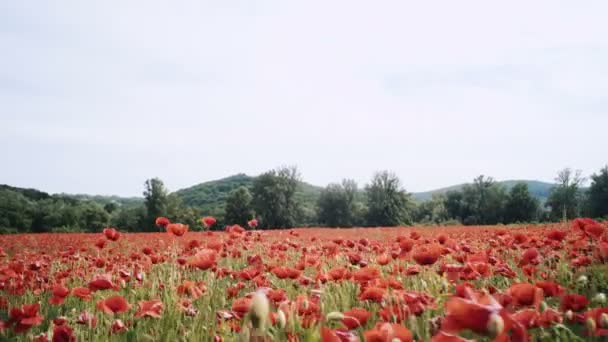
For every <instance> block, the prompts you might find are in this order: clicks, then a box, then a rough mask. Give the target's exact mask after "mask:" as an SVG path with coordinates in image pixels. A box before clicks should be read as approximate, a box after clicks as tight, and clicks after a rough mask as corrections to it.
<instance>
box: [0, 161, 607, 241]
mask: <svg viewBox="0 0 608 342" xmlns="http://www.w3.org/2000/svg"><path fill="white" fill-rule="evenodd" d="M589 180H590V185H589V187H583V185H584V183H585V181H586V180H585V179H584V178H583V177H582V176H581V172H580V171H574V170H572V169H563V170H561V171H559V172H558V174H557V176H556V178H555V183H554V184H549V183H543V182H539V181H503V182H497V181H495V180H494V179H493V178H491V177H486V176H479V177H477V178H475V179H474V180H473V181H472V182H471V183H468V184H462V185H457V186H452V187H448V188H443V189H438V190H435V191H431V192H424V193H409V192H407V191H406V190H405V189H403V187H402V185H401V181H400V179H399V178H398V177H397V176H396V175H395V174H394V173H391V172H389V171H380V172H377V173H376V174H374V175H373V177H372V179H371V180H370V182H369V183H368V184H366V185H365V186H363V187H362V188H359V186H358V184H357V183H356V182H355V181H353V180H349V179H344V180H342V181H341V182H340V183H333V184H329V185H328V186H326V187H325V188H322V187H317V186H314V185H310V184H308V183H305V182H303V181H302V179H301V175H300V173H299V171H298V169H297V168H296V167H282V168H277V169H274V170H270V171H268V172H265V173H263V174H262V175H259V176H257V177H252V176H248V175H244V174H238V175H234V176H230V177H227V178H223V179H220V180H216V181H211V182H205V183H201V184H198V185H195V186H192V187H189V188H186V189H182V190H178V191H175V192H169V191H168V189H167V188H166V187H165V186H164V184H163V182H162V180H160V179H158V178H153V179H149V180H147V181H145V183H144V184H143V185H144V186H143V193H142V194H143V196H142V197H132V198H123V197H118V196H94V195H70V194H52V195H51V194H48V193H45V192H42V191H39V190H35V189H24V188H17V187H12V186H9V185H0V232H1V233H22V232H76V231H85V232H98V231H100V230H101V229H103V228H104V227H108V226H112V227H117V228H119V229H121V230H123V231H158V229H159V228H158V227H156V226H155V223H154V222H155V219H156V218H157V217H159V216H164V217H167V218H169V219H170V220H171V221H174V222H181V223H185V224H188V225H189V226H190V229H192V230H197V229H202V228H203V225H202V223H201V222H200V218H201V217H203V216H208V215H210V216H214V217H215V218H216V219H217V224H216V225H215V226H214V228H215V229H223V227H224V226H225V225H231V224H239V225H242V226H244V227H246V223H247V221H248V220H250V219H252V218H257V219H258V221H259V227H260V228H289V227H303V226H328V227H352V226H371V227H375V226H399V225H414V224H416V225H442V224H443V225H446V224H463V225H491V224H511V223H526V222H555V221H559V220H564V219H566V220H567V219H572V218H575V217H580V216H589V217H594V218H606V217H608V166H607V167H604V168H602V169H601V170H599V171H598V172H597V173H595V174H593V175H591V177H590V179H589Z"/></svg>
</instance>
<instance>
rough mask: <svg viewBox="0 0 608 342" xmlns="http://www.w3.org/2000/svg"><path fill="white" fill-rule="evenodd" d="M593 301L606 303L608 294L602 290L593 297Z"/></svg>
mask: <svg viewBox="0 0 608 342" xmlns="http://www.w3.org/2000/svg"><path fill="white" fill-rule="evenodd" d="M593 301H594V302H596V303H598V304H606V295H605V294H603V293H601V292H600V293H598V294H596V295H595V297H593Z"/></svg>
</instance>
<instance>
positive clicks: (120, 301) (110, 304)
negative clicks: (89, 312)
mask: <svg viewBox="0 0 608 342" xmlns="http://www.w3.org/2000/svg"><path fill="white" fill-rule="evenodd" d="M97 308H98V309H99V310H101V311H103V312H105V313H107V314H108V315H112V314H116V313H121V312H127V311H129V309H130V308H131V306H130V305H129V303H127V301H126V300H125V299H124V298H123V297H122V296H119V295H115V296H110V297H108V298H106V299H102V300H100V301H98V302H97Z"/></svg>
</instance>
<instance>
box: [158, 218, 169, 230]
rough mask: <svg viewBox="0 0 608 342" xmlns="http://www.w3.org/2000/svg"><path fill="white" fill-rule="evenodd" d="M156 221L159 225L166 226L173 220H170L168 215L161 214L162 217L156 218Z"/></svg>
mask: <svg viewBox="0 0 608 342" xmlns="http://www.w3.org/2000/svg"><path fill="white" fill-rule="evenodd" d="M155 223H156V225H157V226H159V227H163V228H165V227H166V226H167V225H169V224H170V223H171V221H169V219H168V218H166V217H163V216H160V217H157V218H156V221H155Z"/></svg>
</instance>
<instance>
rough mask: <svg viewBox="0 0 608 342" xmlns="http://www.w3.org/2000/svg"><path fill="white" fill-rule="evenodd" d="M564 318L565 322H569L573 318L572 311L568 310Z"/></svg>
mask: <svg viewBox="0 0 608 342" xmlns="http://www.w3.org/2000/svg"><path fill="white" fill-rule="evenodd" d="M564 316H565V317H566V319H567V320H569V321H571V320H572V318H573V317H574V313H573V312H572V310H568V311H566V313H565V314H564Z"/></svg>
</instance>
